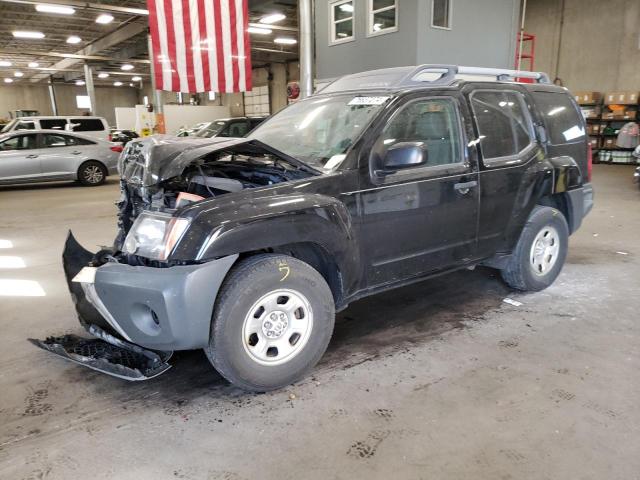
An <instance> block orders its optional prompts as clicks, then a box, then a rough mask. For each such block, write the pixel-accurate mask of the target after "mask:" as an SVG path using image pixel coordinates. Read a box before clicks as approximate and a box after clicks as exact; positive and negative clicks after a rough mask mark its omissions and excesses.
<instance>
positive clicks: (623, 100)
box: [604, 91, 638, 105]
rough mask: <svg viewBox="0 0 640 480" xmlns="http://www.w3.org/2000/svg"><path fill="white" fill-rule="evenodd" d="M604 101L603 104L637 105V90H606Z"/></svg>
mask: <svg viewBox="0 0 640 480" xmlns="http://www.w3.org/2000/svg"><path fill="white" fill-rule="evenodd" d="M604 103H605V105H637V104H638V92H635V91H621V92H608V93H607V94H606V95H605V97H604Z"/></svg>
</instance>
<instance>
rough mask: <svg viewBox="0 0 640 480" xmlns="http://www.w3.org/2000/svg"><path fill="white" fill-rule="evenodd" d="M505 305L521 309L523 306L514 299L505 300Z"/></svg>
mask: <svg viewBox="0 0 640 480" xmlns="http://www.w3.org/2000/svg"><path fill="white" fill-rule="evenodd" d="M502 301H503V302H504V303H508V304H509V305H513V306H514V307H521V306H522V302H519V301H517V300H514V299H513V298H509V297H507V298H505V299H504V300H502Z"/></svg>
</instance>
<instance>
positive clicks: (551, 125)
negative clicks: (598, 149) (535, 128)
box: [532, 92, 585, 145]
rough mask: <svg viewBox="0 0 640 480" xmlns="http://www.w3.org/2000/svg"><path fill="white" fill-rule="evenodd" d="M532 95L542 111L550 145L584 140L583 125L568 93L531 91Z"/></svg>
mask: <svg viewBox="0 0 640 480" xmlns="http://www.w3.org/2000/svg"><path fill="white" fill-rule="evenodd" d="M532 95H533V98H534V100H535V102H536V105H537V106H538V108H539V109H540V113H542V116H543V118H544V125H545V127H546V129H547V135H548V137H549V142H550V143H551V144H552V145H563V144H566V143H573V142H576V141H584V137H585V131H584V125H583V122H582V119H581V116H580V113H579V111H578V109H577V108H576V106H575V105H574V103H573V101H572V100H571V98H570V97H569V95H567V94H566V93H554V92H533V93H532Z"/></svg>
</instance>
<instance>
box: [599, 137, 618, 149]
mask: <svg viewBox="0 0 640 480" xmlns="http://www.w3.org/2000/svg"><path fill="white" fill-rule="evenodd" d="M602 148H616V137H607V138H605V139H604V140H603V141H602Z"/></svg>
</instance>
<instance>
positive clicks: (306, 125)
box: [249, 95, 390, 170]
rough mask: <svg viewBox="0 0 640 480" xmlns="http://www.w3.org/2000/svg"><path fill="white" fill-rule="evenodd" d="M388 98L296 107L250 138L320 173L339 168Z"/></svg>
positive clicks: (338, 99) (314, 101) (316, 101)
mask: <svg viewBox="0 0 640 480" xmlns="http://www.w3.org/2000/svg"><path fill="white" fill-rule="evenodd" d="M389 98H390V97H388V96H370V97H365V96H358V95H336V96H332V97H320V98H313V97H312V98H310V99H308V100H304V101H301V102H298V103H294V104H293V105H290V106H289V107H287V108H285V109H284V110H282V111H281V112H280V113H278V114H277V115H275V116H273V117H271V118H270V119H268V120H267V121H265V122H264V123H262V124H261V125H260V126H258V127H257V128H256V129H255V130H254V131H253V132H251V134H249V138H250V139H254V140H259V141H261V142H263V143H265V144H267V145H269V146H271V147H273V148H275V149H276V150H280V151H281V152H282V153H285V154H287V155H289V156H291V157H293V158H296V159H298V160H300V161H302V162H305V163H306V164H308V165H310V166H312V167H314V168H316V169H321V170H332V169H334V168H336V167H337V166H338V165H339V164H340V163H341V162H342V161H343V160H344V158H345V154H346V152H347V150H348V149H349V147H350V146H351V145H353V143H354V142H355V140H356V139H357V138H358V136H359V135H360V133H361V132H362V131H363V130H364V128H365V127H366V126H367V125H368V124H369V122H370V121H371V120H372V119H373V118H374V117H375V115H376V114H377V113H378V112H379V111H380V110H381V109H382V108H383V106H384V104H385V103H386V102H387V100H389Z"/></svg>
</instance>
